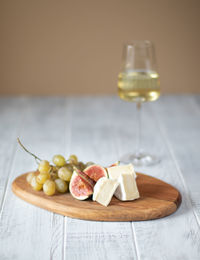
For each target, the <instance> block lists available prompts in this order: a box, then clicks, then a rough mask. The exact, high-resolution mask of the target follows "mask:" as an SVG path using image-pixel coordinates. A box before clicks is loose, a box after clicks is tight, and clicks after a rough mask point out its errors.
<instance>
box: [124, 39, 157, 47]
mask: <svg viewBox="0 0 200 260" xmlns="http://www.w3.org/2000/svg"><path fill="white" fill-rule="evenodd" d="M139 45H141V46H147V45H149V46H154V43H153V42H152V41H151V40H130V41H127V42H125V43H124V46H139Z"/></svg>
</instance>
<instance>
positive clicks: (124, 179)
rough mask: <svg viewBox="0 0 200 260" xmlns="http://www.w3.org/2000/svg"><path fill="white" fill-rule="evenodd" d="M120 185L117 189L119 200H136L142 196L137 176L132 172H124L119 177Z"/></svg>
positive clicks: (116, 193)
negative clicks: (136, 179)
mask: <svg viewBox="0 0 200 260" xmlns="http://www.w3.org/2000/svg"><path fill="white" fill-rule="evenodd" d="M118 182H119V186H118V187H117V189H116V191H115V194H114V195H115V197H117V198H118V199H119V200H122V201H126V200H135V199H138V198H139V197H140V195H139V192H138V189H137V184H136V181H135V178H134V177H133V175H131V174H130V173H122V174H121V175H120V176H119V178H118Z"/></svg>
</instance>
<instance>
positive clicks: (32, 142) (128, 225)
mask: <svg viewBox="0 0 200 260" xmlns="http://www.w3.org/2000/svg"><path fill="white" fill-rule="evenodd" d="M135 118H136V109H135V104H132V103H126V102H123V101H121V100H119V99H118V98H117V97H82V98H81V97H80V98H58V97H55V98H50V97H49V98H30V97H20V98H0V164H1V170H0V260H7V259H9V260H18V259H19V260H32V259H33V260H46V259H58V260H59V259H64V260H66V259H70V260H71V259H72V260H73V259H77V260H79V259H87V260H88V259H89V260H90V259H103V260H104V259H108V260H110V259H111V260H112V259H115V260H116V259H125V260H126V259H138V260H140V259H141V260H168V259H169V260H179V259H180V260H199V259H200V96H162V97H161V98H160V100H158V101H157V102H154V103H147V104H144V107H143V116H142V124H143V133H142V140H143V141H142V142H143V147H145V148H146V150H148V151H150V152H151V153H154V154H157V155H158V156H160V157H161V159H162V161H161V163H160V164H158V165H156V166H152V167H146V168H138V169H136V170H139V171H141V172H144V173H146V174H150V175H152V176H155V177H158V178H160V179H162V180H164V181H166V182H168V183H171V184H172V185H174V186H175V187H177V188H178V189H179V190H180V192H181V194H182V205H181V207H180V208H179V210H178V211H177V212H176V213H174V214H173V215H171V216H169V217H166V218H163V219H159V220H154V221H144V222H93V221H83V220H77V219H71V218H68V217H63V216H60V215H57V214H54V213H51V212H48V211H45V210H43V209H40V208H37V207H35V206H32V205H30V204H28V203H26V202H24V201H22V200H20V199H19V198H17V197H16V196H15V195H14V194H13V193H12V191H11V183H12V181H13V179H14V178H15V177H16V176H18V175H19V174H21V173H24V172H26V171H29V170H33V169H35V168H36V164H35V161H34V160H33V159H32V158H31V157H30V156H29V155H28V154H26V153H25V152H24V151H23V150H21V148H20V147H19V146H18V145H17V142H16V138H17V136H19V137H20V138H21V140H22V141H23V143H24V144H25V145H26V146H27V147H28V148H29V149H30V150H31V151H33V152H35V153H36V154H38V155H39V157H42V158H44V159H48V160H50V159H51V158H52V156H53V155H54V154H57V153H61V154H63V155H66V156H68V155H69V154H71V153H75V154H77V155H78V157H79V159H80V160H82V161H94V162H96V163H99V164H102V165H109V164H110V163H112V162H115V161H116V160H118V158H119V156H120V155H122V154H124V153H126V152H129V151H134V147H135V144H136V138H135V137H136V130H137V124H136V120H135Z"/></svg>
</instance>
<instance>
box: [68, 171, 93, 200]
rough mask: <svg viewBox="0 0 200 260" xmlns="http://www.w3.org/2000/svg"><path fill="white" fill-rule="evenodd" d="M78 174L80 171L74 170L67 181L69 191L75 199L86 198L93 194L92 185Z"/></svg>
mask: <svg viewBox="0 0 200 260" xmlns="http://www.w3.org/2000/svg"><path fill="white" fill-rule="evenodd" d="M79 174H80V172H78V171H77V170H74V172H73V174H72V177H71V180H70V183H69V191H70V193H71V195H72V196H73V197H74V198H75V199H78V200H86V199H87V198H89V197H90V196H91V195H92V194H93V187H92V185H91V183H90V184H89V183H88V182H87V181H85V180H84V179H83V177H80V175H79Z"/></svg>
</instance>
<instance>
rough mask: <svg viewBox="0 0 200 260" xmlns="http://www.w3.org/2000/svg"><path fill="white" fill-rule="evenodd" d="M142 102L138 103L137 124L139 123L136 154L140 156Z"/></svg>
mask: <svg viewBox="0 0 200 260" xmlns="http://www.w3.org/2000/svg"><path fill="white" fill-rule="evenodd" d="M141 107H142V104H141V102H138V103H137V123H138V129H137V131H138V132H137V150H136V154H137V155H140V153H141V147H140V146H141Z"/></svg>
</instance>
